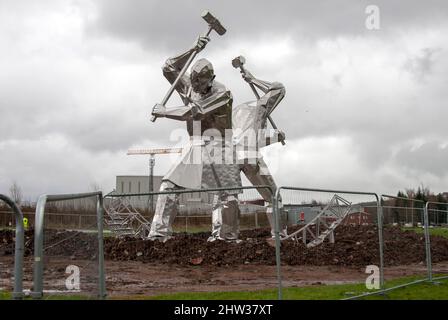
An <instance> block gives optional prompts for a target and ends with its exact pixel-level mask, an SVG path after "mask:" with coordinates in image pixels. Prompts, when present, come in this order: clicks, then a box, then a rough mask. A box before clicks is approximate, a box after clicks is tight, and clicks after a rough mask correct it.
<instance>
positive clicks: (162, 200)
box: [148, 181, 179, 240]
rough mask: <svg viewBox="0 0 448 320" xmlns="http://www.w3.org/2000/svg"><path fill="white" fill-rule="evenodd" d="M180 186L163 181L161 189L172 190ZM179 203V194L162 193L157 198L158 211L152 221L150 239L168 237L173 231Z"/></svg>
mask: <svg viewBox="0 0 448 320" xmlns="http://www.w3.org/2000/svg"><path fill="white" fill-rule="evenodd" d="M175 189H178V187H177V186H176V185H175V184H173V183H171V182H169V181H163V182H162V184H161V185H160V191H170V190H175ZM178 204H179V196H178V194H160V195H159V196H158V198H157V204H156V212H155V214H154V218H153V219H152V223H151V230H150V231H149V236H148V239H162V240H165V239H168V238H169V237H171V235H172V233H173V228H172V224H173V221H174V218H176V215H177V208H178Z"/></svg>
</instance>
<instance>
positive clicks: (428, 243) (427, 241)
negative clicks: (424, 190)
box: [423, 202, 432, 281]
mask: <svg viewBox="0 0 448 320" xmlns="http://www.w3.org/2000/svg"><path fill="white" fill-rule="evenodd" d="M428 206H429V202H426V204H425V207H424V209H423V218H424V228H425V249H426V268H427V269H428V280H429V281H432V261H431V240H430V238H429V223H428V218H429V217H428Z"/></svg>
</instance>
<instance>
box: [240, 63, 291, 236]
mask: <svg viewBox="0 0 448 320" xmlns="http://www.w3.org/2000/svg"><path fill="white" fill-rule="evenodd" d="M245 61H246V60H245V59H244V57H242V56H239V57H236V58H235V59H233V60H232V65H233V67H235V68H239V69H240V71H241V75H242V76H243V79H244V80H245V81H246V82H247V83H249V85H250V87H251V89H252V91H253V92H254V95H255V97H256V98H257V101H252V102H247V103H243V104H240V105H238V106H237V107H235V108H234V109H233V116H232V121H233V136H234V143H235V144H236V149H237V156H238V160H240V161H241V160H244V163H243V164H241V171H242V172H243V173H244V174H245V175H246V177H247V179H248V180H249V181H250V182H251V183H252V184H253V185H254V186H257V185H269V186H271V188H272V190H273V192H274V193H275V190H276V189H277V186H276V184H275V181H274V178H273V177H272V175H271V173H270V172H269V169H268V167H267V165H266V163H265V161H264V160H263V157H262V155H261V153H260V152H259V149H260V148H262V147H264V146H267V145H269V144H271V143H275V142H278V141H280V142H281V143H282V144H283V145H284V144H285V141H284V140H285V134H284V133H283V132H282V131H281V130H279V129H278V128H277V126H276V125H275V123H274V120H273V119H272V118H271V113H272V111H274V109H275V108H276V107H277V106H278V104H279V103H280V102H281V101H282V99H283V97H284V96H285V87H284V86H283V85H282V84H281V83H279V82H272V83H271V82H267V81H263V80H260V79H257V78H255V77H254V76H253V75H252V74H251V73H250V72H249V71H247V70H246V69H245V68H244V63H245ZM256 88H258V89H260V90H261V91H262V92H263V95H262V96H260V95H259V93H258V91H257V89H256ZM266 120H269V122H270V123H271V125H272V127H273V129H274V132H273V134H272V135H271V134H266V133H270V131H268V130H267V121H266ZM238 145H240V148H239V147H238ZM257 190H258V192H259V193H260V195H261V196H262V197H263V199H264V200H265V202H267V203H268V206H267V211H266V214H267V216H268V220H269V224H270V226H271V235H272V236H273V237H274V235H275V234H274V229H275V228H274V226H275V223H274V220H273V217H272V196H273V194H272V193H271V191H270V190H269V189H265V188H258V189H257ZM279 208H281V203H280V205H279ZM279 214H280V235H281V236H282V237H285V236H286V235H287V223H286V216H285V213H284V212H283V210H281V209H280V210H279Z"/></svg>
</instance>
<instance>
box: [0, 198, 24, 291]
mask: <svg viewBox="0 0 448 320" xmlns="http://www.w3.org/2000/svg"><path fill="white" fill-rule="evenodd" d="M0 200H3V201H4V202H5V203H6V204H7V205H9V206H10V207H11V209H13V211H14V215H15V218H16V243H15V255H14V291H13V293H12V297H13V299H22V298H23V253H24V233H25V231H24V226H23V213H22V210H20V208H19V207H18V206H17V204H16V203H15V202H14V201H12V200H11V199H10V198H9V197H7V196H5V195H2V194H0Z"/></svg>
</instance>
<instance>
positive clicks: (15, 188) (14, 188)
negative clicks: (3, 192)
mask: <svg viewBox="0 0 448 320" xmlns="http://www.w3.org/2000/svg"><path fill="white" fill-rule="evenodd" d="M9 195H10V196H11V199H12V200H13V201H14V202H15V203H16V204H17V205H18V206H20V205H21V203H22V198H23V193H22V188H20V186H19V184H18V183H17V182H16V181H14V182H13V184H12V185H11V186H10V187H9Z"/></svg>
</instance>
